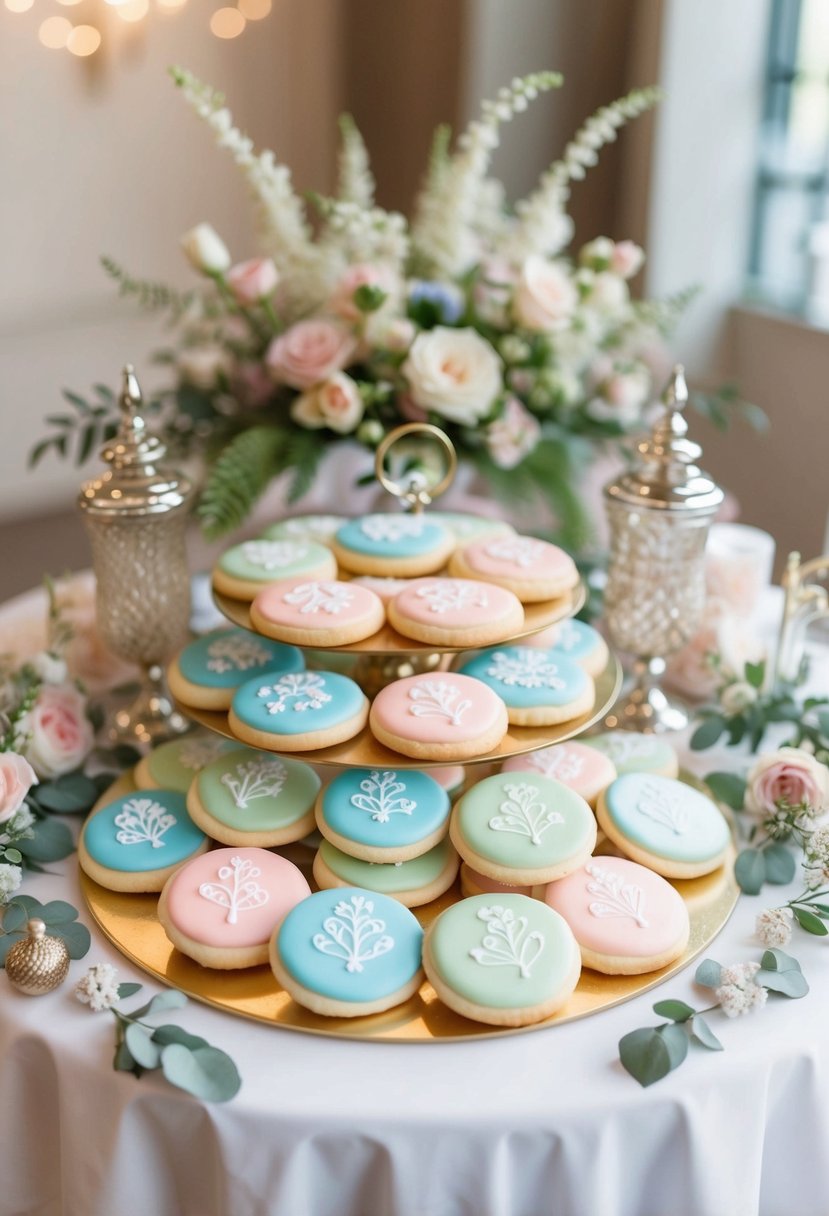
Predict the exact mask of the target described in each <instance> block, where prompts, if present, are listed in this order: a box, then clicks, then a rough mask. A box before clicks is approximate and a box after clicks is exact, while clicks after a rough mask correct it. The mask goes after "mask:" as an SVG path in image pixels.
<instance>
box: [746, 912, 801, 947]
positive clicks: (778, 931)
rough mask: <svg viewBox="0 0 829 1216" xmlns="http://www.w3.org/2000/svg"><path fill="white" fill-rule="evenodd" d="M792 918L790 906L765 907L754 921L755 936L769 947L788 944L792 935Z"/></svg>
mask: <svg viewBox="0 0 829 1216" xmlns="http://www.w3.org/2000/svg"><path fill="white" fill-rule="evenodd" d="M793 923H794V918H793V915H792V910H791V908H766V910H765V912H761V913H760V915H759V916H758V917H757V920H756V922H755V930H756V932H757V936H758V937H759V939H760V941H761V942H762V943H763V945H764V946H768V947H769V948H770V949H771V948H774V947H777V946H788V944H789V942H790V941H791V937H792V927H793Z"/></svg>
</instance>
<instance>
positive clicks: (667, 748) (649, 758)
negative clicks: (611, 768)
mask: <svg viewBox="0 0 829 1216" xmlns="http://www.w3.org/2000/svg"><path fill="white" fill-rule="evenodd" d="M584 742H585V743H586V744H587V746H588V747H595V748H597V749H598V750H599V751H600V752H602V753H603V755H605V756H607V757H608V758H609V759H610V760H612V761H613V763H614V765H615V766H616V772H617V773H618V774H619V776H620V777H621V776H622V775H623V774H624V773H658V774H659V775H660V776H661V777H676V776H677V774H678V773H679V759H678V757H677V754H676V752H675V751H674V749H673V748H672V747H671V745H670V743H668V742H666V740H665V739H662V738H661V737H660V736H659V735H641V734H639V733H638V732H637V731H635V730H609V731H605V732H604V733H602V734H598V735H589V736H587V737H586V738H585V740H584Z"/></svg>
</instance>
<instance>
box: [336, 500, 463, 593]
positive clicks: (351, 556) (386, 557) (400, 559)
mask: <svg viewBox="0 0 829 1216" xmlns="http://www.w3.org/2000/svg"><path fill="white" fill-rule="evenodd" d="M331 547H332V549H333V551H334V554H335V556H336V558H337V561H338V562H339V564H340V566H341V567H342V568H343V570H350V571H351V573H352V574H379V575H388V576H391V577H392V578H414V577H415V576H417V575H419V574H434V572H435V571H436V570H440V569H441V567H442V566H444V565H445V564H446V559H447V558H448V557H449V555H450V553H451V552H452V550H453V549H454V547H455V541H454V538H453V537H452V534H451V533H450V532H449V531H448V530H447V529H446V528H444V527H443V526H442V525H441V524H434V523H432V522H431V520H429V519H428V518H427V517H426V516H424V515H406V514H402V513H400V514H392V513H391V512H390V513H388V514H386V515H363V516H361V517H360V518H359V519H352V520H349V522H348V523H347V524H343V526H342V527H341V528H340V529H339V530H338V531H337V533H336V535H335V536H334V539H333V541H332V542H331Z"/></svg>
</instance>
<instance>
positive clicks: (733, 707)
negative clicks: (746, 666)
mask: <svg viewBox="0 0 829 1216" xmlns="http://www.w3.org/2000/svg"><path fill="white" fill-rule="evenodd" d="M756 700H757V689H756V688H752V686H751V685H750V684H748V683H747V682H746V681H745V680H737V681H736V683H734V684H726V686H725V688H724V689H723V690H722V692H721V693H720V705H721V706H722V707H723V712H724V713H726V714H728V715H729V716H731V715H732V714H739V713H742V711H743V710H744V709H748V707H749V705H753V704H754V702H755V701H756Z"/></svg>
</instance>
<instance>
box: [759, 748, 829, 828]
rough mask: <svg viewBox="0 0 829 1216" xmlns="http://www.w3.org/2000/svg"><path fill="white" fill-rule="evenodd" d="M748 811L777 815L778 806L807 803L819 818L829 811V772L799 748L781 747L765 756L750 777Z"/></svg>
mask: <svg viewBox="0 0 829 1216" xmlns="http://www.w3.org/2000/svg"><path fill="white" fill-rule="evenodd" d="M746 781H747V786H746V809H747V810H749V811H753V812H754V814H756V815H770V814H773V813H774V810H775V803H777V802H787V803H788V804H789V805H790V806H798V805H799V804H800V803H805V804H806V805H807V806H808V807H810V808H811V810H812V811H813V812H814V813H815V815H820V814H821V813H822V812H823V811H827V810H829V769H828V768H827V767H826V765H825V764H821V763H820V761H819V760H816V759H815V757H814V756H812V755H810V754H809V753H808V752H804V751H801V750H800V748H798V747H781V748H780V749H779V750H778V751H776V752H770V753H769V754H768V755H766V756H761V757H760V759H759V760H758V761H757V763H756V764H755V765H754V766H753V767H752V768H751V769H749V772H748V777H747V778H746Z"/></svg>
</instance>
